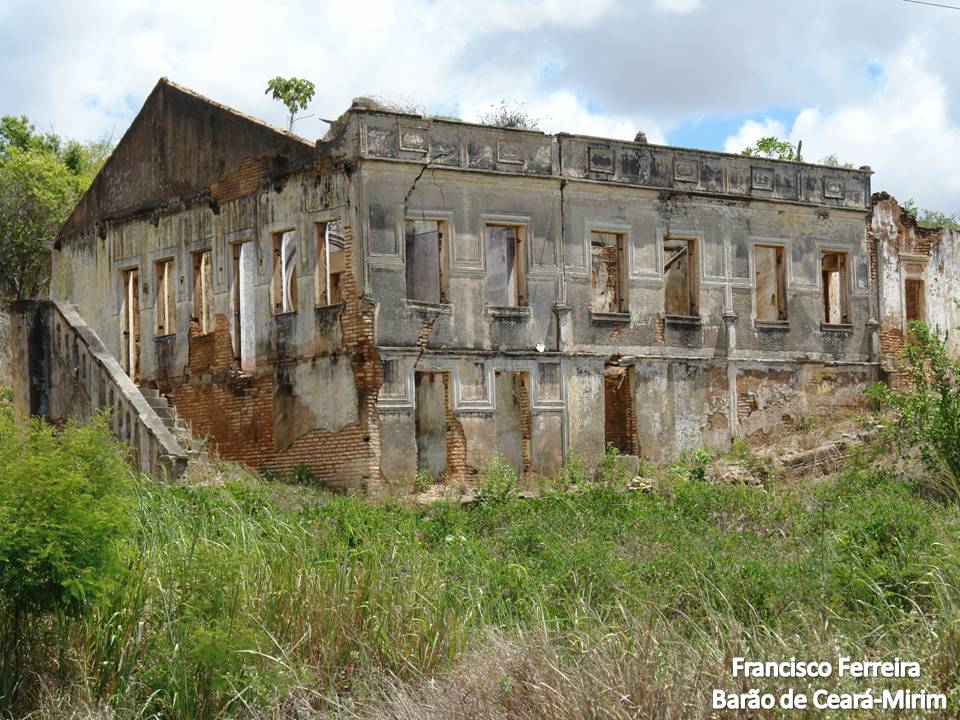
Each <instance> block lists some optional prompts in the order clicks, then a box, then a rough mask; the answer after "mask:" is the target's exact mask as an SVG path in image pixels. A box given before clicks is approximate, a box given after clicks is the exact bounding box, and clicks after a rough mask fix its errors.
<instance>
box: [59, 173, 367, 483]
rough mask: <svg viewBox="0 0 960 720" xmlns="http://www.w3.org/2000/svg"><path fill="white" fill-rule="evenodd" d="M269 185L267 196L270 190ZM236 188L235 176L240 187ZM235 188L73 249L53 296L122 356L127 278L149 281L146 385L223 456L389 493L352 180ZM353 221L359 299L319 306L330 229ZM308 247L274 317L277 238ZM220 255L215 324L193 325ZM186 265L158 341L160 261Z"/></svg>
mask: <svg viewBox="0 0 960 720" xmlns="http://www.w3.org/2000/svg"><path fill="white" fill-rule="evenodd" d="M262 177H263V176H262V175H261V183H260V184H261V186H262ZM228 180H229V178H228ZM246 187H247V185H244V184H243V183H241V184H240V185H237V184H236V183H234V185H233V187H232V189H231V188H226V189H224V188H223V187H221V188H216V187H215V188H214V191H217V190H220V200H221V201H222V202H220V203H218V204H216V206H213V207H212V206H211V205H210V204H207V203H203V204H197V205H193V206H191V207H187V208H184V209H182V210H180V211H178V212H172V213H170V214H165V215H162V216H160V217H157V218H153V219H151V218H133V219H129V220H127V221H124V222H115V223H110V224H109V225H107V226H106V229H105V232H104V233H103V234H104V237H103V238H100V237H97V236H96V235H95V234H93V233H91V232H88V233H87V234H86V235H84V236H83V237H81V238H79V239H77V240H75V241H72V242H65V243H63V247H62V249H61V250H60V251H58V252H56V253H55V256H54V278H55V281H54V284H53V292H54V293H55V296H57V295H59V296H61V297H64V298H65V299H67V300H68V301H71V302H76V303H77V304H78V305H79V306H80V312H81V314H83V315H84V316H85V317H88V318H90V319H91V321H90V324H91V325H92V326H95V327H97V328H98V329H99V330H100V331H101V334H102V336H103V338H104V341H105V342H106V344H107V345H108V346H109V347H110V348H111V349H112V350H113V351H114V352H116V353H117V357H120V354H119V350H120V348H119V346H120V329H121V328H120V315H119V312H120V307H121V304H122V297H121V292H120V285H119V273H120V271H121V270H122V269H123V268H127V267H137V268H139V271H140V278H141V298H140V308H141V324H140V327H141V340H140V348H141V350H140V357H141V384H143V385H148V386H156V387H158V388H159V389H160V390H161V391H162V392H164V393H166V394H167V395H168V396H169V397H170V399H171V400H172V402H173V404H174V406H175V407H176V409H177V412H178V413H179V414H180V415H181V416H183V417H184V418H185V419H187V420H188V421H190V422H191V423H192V426H193V430H194V433H195V434H197V435H200V436H204V435H209V436H210V437H211V439H212V441H213V443H214V444H215V445H216V446H217V448H218V449H219V450H220V452H221V453H222V454H223V455H224V456H225V457H228V458H231V459H236V460H242V461H244V462H246V463H248V464H250V465H252V466H254V467H259V466H264V467H268V468H271V469H273V470H275V471H286V470H289V469H291V468H292V467H294V466H296V465H301V464H302V465H305V466H307V467H309V468H311V470H312V471H313V472H314V473H315V474H316V475H317V476H318V477H319V478H320V479H321V480H324V481H327V482H328V483H329V484H331V485H333V486H343V487H356V486H357V485H361V486H362V485H369V486H370V487H375V486H376V485H378V483H379V472H378V466H379V432H378V428H377V427H376V422H377V418H376V415H375V413H374V411H373V407H374V403H375V400H376V388H377V387H378V386H379V365H378V362H377V358H376V353H375V352H374V350H373V343H372V332H373V309H372V307H370V306H368V305H365V304H364V303H362V302H361V301H360V299H359V294H358V290H357V287H356V277H357V275H358V273H356V272H355V271H354V270H353V265H352V263H354V262H356V261H357V259H356V256H355V254H354V253H352V252H351V250H352V228H353V226H354V225H355V218H354V217H353V215H352V212H351V207H352V204H351V201H350V189H349V183H348V179H347V177H346V175H344V174H342V173H340V174H333V175H330V174H327V175H322V176H320V175H318V174H317V173H315V172H314V171H312V170H307V171H301V172H298V173H294V174H292V175H289V176H287V177H285V178H283V180H282V181H279V180H273V181H271V183H270V185H269V189H263V190H258V191H256V192H253V193H250V194H240V195H239V196H238V197H231V196H230V192H231V191H232V192H233V193H234V194H239V193H242V192H243V190H245V189H246ZM334 219H340V220H341V221H343V223H344V230H345V235H346V238H347V243H348V247H347V253H348V257H350V263H351V265H350V266H349V267H348V272H347V273H346V279H345V281H344V294H345V296H346V298H347V300H346V303H344V304H341V305H338V306H329V307H323V308H315V293H316V290H315V277H314V271H315V268H316V266H317V252H318V247H319V246H318V241H317V223H323V222H327V221H331V220H334ZM288 231H289V232H292V233H293V236H294V238H295V242H296V243H297V250H298V252H297V257H298V261H297V293H298V303H297V304H298V311H297V312H295V313H287V314H282V315H275V314H274V311H273V304H272V297H271V282H272V278H273V262H274V261H273V242H274V234H275V233H281V232H288ZM242 242H248V243H251V244H252V245H253V246H254V247H255V273H254V279H253V280H254V283H253V285H254V289H253V299H254V308H255V318H254V321H253V323H252V327H253V328H254V329H255V340H254V346H255V351H256V361H255V369H254V370H253V371H252V372H241V371H240V369H239V368H238V361H237V359H236V357H235V354H234V337H233V335H234V328H233V324H232V321H231V318H232V317H233V313H234V308H233V303H234V296H233V286H234V268H233V263H234V257H233V251H232V248H233V244H234V243H242ZM206 249H209V250H211V251H212V253H213V256H212V257H213V273H212V275H213V294H212V314H213V318H214V327H213V329H212V331H211V332H210V333H208V334H202V333H201V329H200V327H199V325H198V324H197V323H196V322H192V321H191V313H192V310H191V308H192V303H193V280H192V275H193V253H195V252H197V251H200V250H206ZM164 258H173V262H174V272H175V276H176V292H175V299H176V333H175V336H170V335H166V336H162V337H156V336H155V333H154V328H155V327H156V319H155V317H154V310H155V304H156V288H155V287H154V285H155V281H156V278H155V264H156V262H157V260H160V259H164Z"/></svg>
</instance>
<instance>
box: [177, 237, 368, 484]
mask: <svg viewBox="0 0 960 720" xmlns="http://www.w3.org/2000/svg"><path fill="white" fill-rule="evenodd" d="M344 241H345V252H346V253H347V257H348V258H349V257H350V254H351V253H352V250H353V234H352V232H351V231H350V230H349V228H347V229H345V233H344ZM350 267H351V264H350V262H349V259H348V261H347V268H348V270H347V272H346V273H344V278H343V280H342V282H343V291H344V297H345V303H346V306H345V308H344V310H343V314H342V316H341V324H342V331H343V346H344V349H345V351H346V352H348V353H349V354H350V358H351V365H352V367H353V372H354V376H355V379H356V387H357V402H358V414H359V420H358V421H357V422H356V423H352V424H350V425H348V426H346V427H344V428H343V429H341V430H338V431H335V432H329V431H322V430H315V431H312V432H309V433H307V434H305V435H303V436H301V437H299V438H297V439H296V440H295V441H294V442H293V444H292V445H291V446H290V447H289V448H288V449H287V450H286V451H284V452H277V451H276V449H275V448H276V446H275V438H274V426H273V397H274V393H275V392H276V391H277V375H278V373H277V370H278V369H280V368H281V367H282V366H285V365H290V364H291V363H296V362H306V361H309V360H310V359H311V358H310V357H297V358H293V359H290V358H287V359H285V360H283V361H280V362H278V361H277V360H276V359H275V358H271V357H264V356H262V354H261V356H258V357H257V369H256V372H255V374H253V375H243V374H241V373H240V372H239V371H238V369H237V361H236V358H235V357H234V355H233V348H232V345H231V341H230V333H229V329H228V328H229V326H228V321H227V318H226V317H225V316H223V315H218V316H217V317H216V322H215V329H214V331H213V332H212V333H209V334H208V335H199V334H198V332H197V328H196V327H193V328H191V332H190V337H189V350H190V357H189V362H188V365H187V370H186V372H185V373H184V376H183V377H182V378H179V379H173V380H170V381H166V382H165V383H161V387H160V389H161V391H162V392H164V393H166V394H168V395H169V396H170V399H171V401H172V403H173V405H174V406H175V407H176V409H177V412H178V413H179V414H180V415H181V416H182V417H183V418H185V419H186V420H188V421H189V422H190V424H191V426H192V427H193V431H194V434H196V435H198V436H209V437H210V440H211V444H212V445H213V446H214V447H215V448H216V450H217V451H218V452H219V453H220V454H221V455H222V456H223V457H225V458H227V459H230V460H235V461H238V462H243V463H245V464H247V465H250V466H252V467H266V468H269V469H270V470H272V471H274V472H280V473H283V472H289V471H290V470H292V469H293V468H295V467H297V466H298V465H304V466H306V467H308V468H310V470H311V471H312V472H313V474H314V475H315V476H316V477H317V478H318V479H319V480H320V481H322V482H325V483H327V484H329V485H331V486H333V487H348V486H354V487H355V486H356V485H357V484H358V483H359V482H362V483H364V484H365V485H366V487H367V489H372V487H376V486H378V485H379V482H380V476H379V467H380V427H379V416H378V415H377V412H376V402H377V394H378V392H379V388H380V385H381V384H382V382H383V365H382V363H381V362H380V359H379V356H378V355H377V353H376V351H375V349H374V345H373V307H372V306H371V305H369V304H366V303H361V301H360V299H359V298H358V295H357V284H356V278H355V277H354V276H353V274H352V272H350V270H349V268H350ZM301 312H312V308H304V309H302V310H301ZM319 356H320V354H318V355H317V357H319Z"/></svg>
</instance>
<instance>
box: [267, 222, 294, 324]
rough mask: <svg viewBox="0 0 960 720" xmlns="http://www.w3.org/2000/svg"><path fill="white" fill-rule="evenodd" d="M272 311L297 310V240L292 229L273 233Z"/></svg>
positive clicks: (277, 313)
mask: <svg viewBox="0 0 960 720" xmlns="http://www.w3.org/2000/svg"><path fill="white" fill-rule="evenodd" d="M271 296H272V298H273V312H274V314H276V315H279V314H281V313H289V312H296V311H297V241H296V237H295V236H294V234H293V231H292V230H287V231H286V232H281V233H274V235H273V282H272V284H271Z"/></svg>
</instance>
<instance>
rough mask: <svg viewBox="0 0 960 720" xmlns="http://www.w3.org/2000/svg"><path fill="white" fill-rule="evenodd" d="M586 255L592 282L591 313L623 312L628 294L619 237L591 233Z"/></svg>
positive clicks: (613, 234)
mask: <svg viewBox="0 0 960 720" xmlns="http://www.w3.org/2000/svg"><path fill="white" fill-rule="evenodd" d="M590 254H591V259H592V273H591V279H592V283H593V297H592V300H591V305H590V306H591V309H592V310H593V311H594V312H610V313H616V312H626V311H627V297H628V295H627V283H626V275H625V273H624V267H625V265H626V263H625V261H624V260H625V257H624V237H623V235H620V234H618V233H607V232H593V233H591V237H590Z"/></svg>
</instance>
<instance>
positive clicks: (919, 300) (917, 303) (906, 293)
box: [903, 278, 925, 326]
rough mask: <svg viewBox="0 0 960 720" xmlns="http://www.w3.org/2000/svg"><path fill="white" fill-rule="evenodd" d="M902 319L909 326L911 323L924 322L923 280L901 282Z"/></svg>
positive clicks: (908, 279)
mask: <svg viewBox="0 0 960 720" xmlns="http://www.w3.org/2000/svg"><path fill="white" fill-rule="evenodd" d="M903 302H904V317H905V319H906V321H907V325H908V326H909V324H910V323H912V322H923V321H924V319H925V318H924V308H923V280H920V279H919V278H906V279H905V280H904V281H903Z"/></svg>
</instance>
